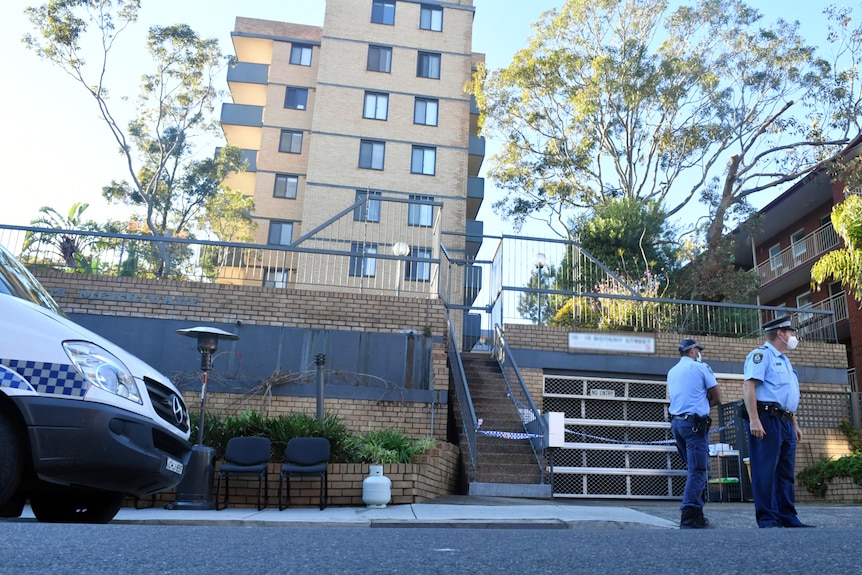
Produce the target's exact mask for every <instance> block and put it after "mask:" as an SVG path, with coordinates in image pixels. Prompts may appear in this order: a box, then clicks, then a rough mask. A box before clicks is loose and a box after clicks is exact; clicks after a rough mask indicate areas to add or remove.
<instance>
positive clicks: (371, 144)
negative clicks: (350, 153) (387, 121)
mask: <svg viewBox="0 0 862 575" xmlns="http://www.w3.org/2000/svg"><path fill="white" fill-rule="evenodd" d="M377 146H381V147H382V148H381V149H382V153H381V155H380V167H376V165H375V162H374V155H375V154H374V152H375V151H376V149H377ZM363 157H367V161H366V162H363ZM385 166H386V142H382V141H380V140H360V142H359V167H360V168H361V169H363V170H379V171H382V170H383V169H384V167H385Z"/></svg>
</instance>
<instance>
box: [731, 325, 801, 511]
mask: <svg viewBox="0 0 862 575" xmlns="http://www.w3.org/2000/svg"><path fill="white" fill-rule="evenodd" d="M763 331H764V332H765V333H766V343H764V344H763V345H762V346H760V347H758V348H757V349H755V350H752V352H751V353H749V354H748V357H747V358H746V359H745V368H744V371H745V375H744V378H745V381H744V382H743V384H742V395H743V399H744V401H745V413H743V417H746V416H747V417H746V419H747V420H748V423H747V425H746V427H747V428H748V431H749V434H748V446H749V451H748V453H749V458H750V464H751V488H752V490H753V492H754V510H755V514H756V517H757V525H758V526H759V527H812V526H811V525H806V524H804V523H802V522H801V521H800V520H799V518H798V517H797V516H796V507H795V504H794V499H795V495H794V490H793V481H794V477H795V473H794V465H795V462H796V444H797V442H798V441H800V440H801V439H802V430H801V429H799V423H798V422H797V420H796V409H797V407H798V406H799V378H798V376H797V374H796V370H794V369H793V366H791V365H790V360H789V359H787V356H786V355H784V352H785V351H788V350H793V349H796V346H797V345H799V340H797V339H796V328H795V327H793V324H792V323H791V321H790V316H784V317H780V318H778V319H774V320H772V321H770V322H767V323H765V324H763Z"/></svg>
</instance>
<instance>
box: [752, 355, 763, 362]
mask: <svg viewBox="0 0 862 575" xmlns="http://www.w3.org/2000/svg"><path fill="white" fill-rule="evenodd" d="M751 361H753V362H754V363H760V362H761V361H763V354H762V353H755V354H754V357H752V358H751Z"/></svg>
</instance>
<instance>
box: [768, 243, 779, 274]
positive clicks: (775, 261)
mask: <svg viewBox="0 0 862 575" xmlns="http://www.w3.org/2000/svg"><path fill="white" fill-rule="evenodd" d="M780 267H781V244H775V245H774V246H772V247H771V248H769V269H771V270H777V269H778V268H780Z"/></svg>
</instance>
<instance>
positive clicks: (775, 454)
mask: <svg viewBox="0 0 862 575" xmlns="http://www.w3.org/2000/svg"><path fill="white" fill-rule="evenodd" d="M760 422H761V424H762V425H763V430H764V431H765V432H766V435H765V437H764V438H763V439H758V438H756V437H753V436H752V435H751V423H750V422H748V421H746V424H745V427H746V431H748V445H749V456H750V457H749V462H750V465H751V488H752V491H753V493H754V510H755V515H756V517H757V524H758V526H760V527H768V526H771V525H774V524H776V523H777V524H779V525H788V524H792V523H798V522H799V520H798V519H797V518H796V508H795V507H794V505H793V502H794V500H795V498H794V490H793V480H794V478H793V463H794V461H795V460H796V433H795V432H794V431H793V423H792V421H791V420H790V419H785V418H782V417H777V416H772V415H770V414H767V413H763V412H761V413H760ZM773 481H774V484H773Z"/></svg>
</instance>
